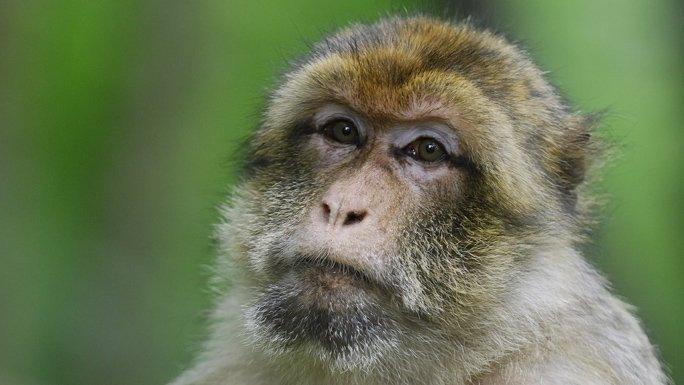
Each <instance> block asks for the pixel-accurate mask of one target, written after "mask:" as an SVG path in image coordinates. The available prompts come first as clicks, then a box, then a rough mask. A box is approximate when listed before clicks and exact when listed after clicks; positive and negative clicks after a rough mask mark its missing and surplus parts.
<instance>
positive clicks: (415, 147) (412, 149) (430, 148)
mask: <svg viewBox="0 0 684 385" xmlns="http://www.w3.org/2000/svg"><path fill="white" fill-rule="evenodd" d="M404 153H405V154H406V155H408V156H410V157H412V158H414V159H416V160H420V161H421V162H426V163H434V162H439V161H442V160H444V159H446V157H447V152H446V150H445V149H444V146H442V144H441V143H439V142H438V141H437V140H435V139H432V138H419V139H417V140H414V141H413V142H412V143H410V144H409V145H408V146H406V147H404Z"/></svg>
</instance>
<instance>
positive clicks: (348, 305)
mask: <svg viewBox="0 0 684 385" xmlns="http://www.w3.org/2000/svg"><path fill="white" fill-rule="evenodd" d="M381 297H382V296H381V295H380V294H379V292H378V290H377V289H376V288H374V287H372V286H371V285H370V284H368V283H367V282H364V281H363V280H362V279H360V278H359V277H356V276H354V275H353V274H352V273H348V272H343V271H338V270H335V269H334V268H333V269H328V268H323V267H306V268H300V269H297V270H295V271H291V272H290V273H288V274H287V275H286V276H284V277H283V278H282V279H280V280H279V281H277V282H276V283H273V284H271V285H269V286H268V287H267V288H266V290H265V291H264V292H263V293H262V294H261V296H260V297H259V298H258V299H257V301H256V303H255V304H254V305H253V306H252V307H251V308H250V311H249V312H248V318H249V319H248V323H253V327H254V330H255V331H257V335H258V338H263V339H265V341H268V344H269V345H270V350H272V351H274V352H276V353H278V352H283V353H284V352H289V351H293V350H295V349H298V348H302V347H307V348H309V349H311V350H312V352H314V353H316V352H317V354H315V355H317V356H319V358H322V359H324V360H326V361H328V360H329V361H332V362H335V361H344V362H351V361H355V362H358V361H359V358H363V359H362V360H361V361H365V360H368V359H369V358H370V359H372V357H371V356H374V355H377V354H379V353H380V352H381V351H382V348H381V346H383V345H393V344H394V342H393V340H394V339H395V338H396V336H395V334H396V333H395V332H394V331H393V330H396V322H395V321H394V320H393V318H392V316H391V315H390V314H389V313H388V312H387V311H385V310H383V307H381V306H380V302H381V301H383V298H381ZM274 341H275V342H276V344H275V346H274V344H273V342H274Z"/></svg>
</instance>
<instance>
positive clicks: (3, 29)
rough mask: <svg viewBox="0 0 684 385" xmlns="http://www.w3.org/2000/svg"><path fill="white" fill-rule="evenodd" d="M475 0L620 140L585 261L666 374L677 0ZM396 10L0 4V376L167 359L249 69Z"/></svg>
mask: <svg viewBox="0 0 684 385" xmlns="http://www.w3.org/2000/svg"><path fill="white" fill-rule="evenodd" d="M466 3H467V2H464V4H466ZM469 3H473V2H469ZM475 3H476V2H475ZM486 3H487V4H489V6H487V7H482V6H480V7H477V11H478V12H481V14H479V15H478V16H480V17H481V18H482V19H484V20H487V21H490V22H492V23H493V24H494V25H495V26H497V27H499V28H500V29H502V30H504V31H508V32H510V33H511V34H512V35H513V36H514V37H517V38H519V39H521V40H522V41H523V44H524V45H525V46H527V47H529V48H530V49H531V52H532V53H533V55H534V56H535V57H536V58H537V59H538V60H539V61H540V63H541V64H542V66H543V67H544V68H546V69H549V70H550V71H551V73H550V77H551V78H552V80H553V81H554V82H555V83H556V84H557V85H559V86H560V88H561V89H563V90H564V91H565V92H566V93H567V94H566V95H567V96H568V98H569V99H570V100H572V101H573V102H575V103H577V104H578V105H579V106H580V107H581V108H582V109H583V110H596V109H603V108H609V110H610V111H611V114H610V115H609V117H608V119H607V121H606V125H607V126H608V128H609V130H610V132H612V133H613V135H615V136H617V137H619V138H620V139H621V141H622V142H623V143H624V149H623V151H622V152H623V154H624V155H623V156H622V157H621V158H620V159H619V161H618V162H617V163H616V166H614V167H613V168H611V169H610V171H609V173H608V175H607V177H606V181H605V189H606V190H607V191H609V192H610V194H611V196H612V202H613V203H612V204H611V205H610V206H609V209H608V214H609V219H608V220H606V221H605V222H604V225H603V226H602V228H601V230H600V233H599V234H598V241H597V242H596V246H595V247H594V248H592V249H591V254H592V255H591V258H592V260H593V261H595V263H597V264H598V265H599V266H600V267H601V268H602V269H603V270H604V271H605V272H606V274H607V275H608V276H609V277H610V278H611V280H612V281H613V282H614V285H615V289H616V292H617V293H619V294H620V295H621V296H623V297H626V298H627V299H628V300H629V301H630V302H632V303H634V304H635V305H636V307H637V308H638V309H639V310H638V313H639V315H640V316H641V317H642V318H643V319H644V322H645V324H646V326H647V330H648V332H649V334H650V335H651V336H652V338H653V340H654V342H655V343H657V344H658V346H659V347H660V349H661V351H662V355H663V357H664V359H665V361H666V362H667V363H668V364H669V366H670V368H671V371H672V374H673V377H674V378H675V380H676V381H677V380H678V381H679V382H681V381H683V380H684V371H683V370H684V368H682V366H681V363H682V358H683V357H682V350H681V346H682V345H684V338H683V337H682V333H681V331H680V329H679V322H682V320H684V318H683V317H682V316H683V315H684V306H682V305H683V304H684V301H683V299H682V293H684V290H683V289H684V284H683V283H682V277H683V276H684V262H683V261H682V258H681V256H682V255H683V253H682V251H684V247H683V246H684V245H683V243H684V241H683V237H682V236H681V232H682V230H684V224H683V220H682V213H683V212H684V211H683V207H682V187H683V183H684V182H683V181H682V178H681V177H682V175H684V173H683V172H682V171H683V170H682V161H683V160H684V159H682V157H683V155H682V152H681V151H680V149H679V148H680V146H681V143H683V142H684V140H683V139H684V138H683V136H684V133H683V131H682V129H681V122H682V118H684V117H683V116H682V115H683V111H684V110H683V109H682V102H683V101H684V95H683V94H682V79H684V76H683V75H684V73H683V71H682V58H683V51H682V47H683V46H684V45H683V44H682V30H681V28H682V27H681V20H682V9H681V8H679V7H680V5H679V4H678V3H676V2H675V1H670V2H668V1H665V0H658V1H648V0H630V1H598V2H597V1H591V0H578V1H574V2H548V1H541V0H537V1H522V0H515V1H507V2H503V1H502V2H493V1H489V2H486ZM471 6H472V4H471ZM404 7H408V8H409V9H414V8H416V6H415V5H413V4H411V3H410V2H408V1H407V2H405V3H399V2H396V1H394V2H392V1H390V0H386V1H370V2H369V1H363V0H348V1H345V2H330V3H325V4H322V3H321V2H319V1H313V0H290V1H287V2H265V1H247V0H239V1H234V0H233V1H218V0H202V1H196V2H184V1H160V0H144V1H131V0H99V1H85V0H81V1H77V0H61V1H52V2H50V1H25V2H20V1H5V2H0V258H2V260H1V262H2V264H1V265H0V266H1V267H0V384H13V385H14V384H16V385H28V384H89V385H97V384H130V385H132V384H154V383H157V384H160V383H164V382H165V381H168V380H170V379H171V378H173V377H174V376H175V375H176V374H177V373H178V372H180V370H181V369H182V368H183V367H185V366H186V365H187V364H188V362H189V360H190V359H191V357H192V355H193V352H194V351H195V350H196V349H197V347H198V345H199V343H200V341H201V336H202V335H203V333H204V326H205V325H204V315H205V313H204V309H206V308H207V307H208V306H209V302H210V293H209V292H208V288H207V284H206V279H207V277H208V269H207V265H208V264H210V262H211V259H212V257H213V250H212V247H211V242H210V239H209V237H210V234H211V232H212V228H211V225H212V223H214V222H215V221H216V218H217V214H216V212H215V209H214V207H215V206H216V205H217V204H218V203H219V202H220V201H221V200H222V198H223V197H224V195H225V193H226V191H227V189H228V188H229V187H230V185H231V183H232V182H233V180H234V179H233V178H234V172H235V170H234V165H235V163H236V158H237V157H236V155H234V154H235V153H236V152H238V150H239V147H240V143H241V141H242V140H243V138H244V137H245V135H246V134H247V133H248V132H249V131H250V130H251V129H252V128H253V127H254V126H255V124H256V123H257V121H258V111H259V107H260V105H261V104H262V98H263V95H264V94H265V92H266V89H267V86H269V85H271V84H272V83H273V81H274V79H275V77H276V76H277V74H278V73H279V71H281V70H282V69H283V68H284V65H285V62H286V61H287V60H289V59H292V58H294V57H296V55H297V54H301V53H302V52H305V51H306V49H307V44H308V43H309V42H311V41H315V40H316V39H317V38H318V37H320V36H321V35H323V34H325V33H327V32H329V31H331V30H333V29H334V28H335V27H337V26H340V25H344V24H347V23H348V22H350V21H368V20H374V19H375V18H377V16H378V15H383V14H386V13H387V12H394V11H399V10H402V9H404ZM445 8H446V7H445ZM457 8H458V7H457ZM474 9H475V8H474Z"/></svg>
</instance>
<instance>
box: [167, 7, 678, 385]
mask: <svg viewBox="0 0 684 385" xmlns="http://www.w3.org/2000/svg"><path fill="white" fill-rule="evenodd" d="M597 126H598V119H596V118H595V116H594V115H592V114H587V113H583V112H580V111H578V110H575V109H573V108H572V107H571V106H570V105H569V103H568V102H567V101H566V100H564V99H563V98H561V97H560V96H559V93H558V91H557V90H556V89H555V87H553V86H552V85H551V84H550V82H549V81H548V80H547V79H546V77H545V73H544V72H543V71H542V70H541V69H540V68H539V67H538V66H537V65H536V64H534V63H533V61H532V60H531V59H530V58H529V56H528V54H527V53H526V52H525V51H524V50H523V49H522V48H520V47H519V46H517V45H516V44H513V43H511V42H509V41H508V40H506V39H505V38H504V37H502V36H500V35H499V34H497V33H494V32H491V31H489V30H487V29H481V28H479V27H476V26H474V25H473V24H472V23H471V22H468V21H465V22H462V21H450V20H441V19H435V18H432V17H429V16H422V15H418V16H389V17H386V18H383V19H380V20H379V21H376V22H375V23H373V24H363V25H356V24H355V25H351V26H349V27H346V28H343V29H341V30H340V31H339V32H337V33H335V34H333V35H331V36H329V37H326V38H324V39H323V40H322V41H321V42H319V43H317V44H316V45H314V46H313V47H312V49H311V52H310V53H309V54H308V55H307V56H306V57H305V58H303V59H302V60H300V61H298V62H296V63H295V64H294V65H293V68H292V69H291V70H290V71H289V72H287V73H286V74H285V75H284V76H283V79H282V82H281V83H280V84H279V85H278V86H277V87H276V88H275V89H274V90H273V91H272V94H271V95H270V97H269V98H268V102H267V105H266V107H265V109H264V112H263V118H262V122H261V123H260V125H259V127H258V128H257V129H256V130H255V131H254V133H253V134H252V136H251V137H250V140H249V146H248V147H247V150H246V154H245V164H244V170H243V177H242V179H241V181H240V182H239V183H238V184H237V186H236V187H235V188H234V191H233V192H232V193H231V194H230V198H229V202H228V203H226V204H225V205H224V206H222V207H221V213H222V217H223V218H224V219H223V220H222V221H221V222H220V223H219V224H218V225H217V226H216V238H217V240H218V244H219V249H220V252H219V258H218V259H217V262H216V269H215V271H216V278H215V279H214V281H213V284H214V286H215V287H216V291H217V293H218V295H217V296H216V302H215V306H214V310H213V313H212V316H211V327H210V331H209V337H208V339H207V341H206V342H205V344H204V346H203V348H202V351H201V353H200V354H199V356H198V358H197V360H196V363H195V364H194V366H192V367H190V368H189V369H188V370H186V371H185V372H184V373H182V374H181V375H180V377H178V378H177V379H176V380H174V381H173V382H172V384H173V385H228V384H241V385H261V384H283V385H285V384H297V385H306V384H308V385H313V384H317V385H323V384H358V385H379V384H390V385H399V384H405V385H408V384H430V385H433V384H434V385H437V384H439V385H466V384H467V385H501V384H521V385H522V384H577V385H579V384H582V385H586V384H599V385H601V384H666V383H668V382H669V380H668V378H667V376H666V375H665V374H664V371H663V369H662V367H661V364H660V362H659V359H658V358H657V353H656V351H655V348H654V347H653V345H652V344H651V343H650V342H649V340H648V338H647V336H646V334H645V332H644V331H643V328H642V326H641V324H640V321H639V320H638V319H637V318H636V317H635V315H633V310H632V308H631V307H630V306H629V305H628V304H626V303H624V302H622V301H621V300H620V299H618V298H617V297H616V296H615V295H613V294H612V293H611V291H610V289H609V286H608V282H607V280H606V279H605V278H604V277H603V276H602V275H601V274H600V273H599V272H598V271H597V270H596V269H595V268H594V267H592V265H591V264H590V263H589V262H587V260H586V259H585V258H584V257H583V255H582V254H583V253H582V251H581V250H582V245H583V244H584V243H585V242H586V241H587V238H588V231H587V229H588V228H589V227H591V223H592V221H593V217H594V216H595V214H594V212H595V211H596V206H597V205H596V201H597V199H596V198H595V197H594V195H595V194H594V193H592V189H591V188H590V187H591V186H592V183H591V181H592V180H593V179H594V178H593V177H592V175H594V174H595V173H596V171H594V170H595V169H597V168H598V167H597V165H599V164H600V159H601V158H602V155H601V148H602V146H601V144H600V142H601V140H600V138H599V136H600V135H598V134H597V131H596V127H597Z"/></svg>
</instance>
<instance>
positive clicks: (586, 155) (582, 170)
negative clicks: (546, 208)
mask: <svg viewBox="0 0 684 385" xmlns="http://www.w3.org/2000/svg"><path fill="white" fill-rule="evenodd" d="M602 116H603V113H593V114H587V115H579V114H577V115H573V116H572V117H571V118H570V119H569V122H568V124H567V125H566V129H565V130H564V131H563V132H562V133H561V135H560V138H559V140H558V142H557V145H556V146H555V147H556V149H555V151H553V152H554V153H556V154H557V156H556V159H555V165H554V169H555V173H556V174H557V176H558V179H559V180H558V182H559V185H560V187H561V188H562V189H563V190H564V192H566V193H569V194H572V195H574V191H575V188H576V187H577V186H578V185H580V184H581V183H582V182H584V180H585V178H586V176H587V172H588V170H589V168H590V166H591V165H592V163H593V162H594V161H595V160H596V158H597V155H598V152H599V144H598V140H597V138H595V135H594V130H595V128H596V127H597V126H598V124H599V122H600V120H601V118H602Z"/></svg>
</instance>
